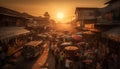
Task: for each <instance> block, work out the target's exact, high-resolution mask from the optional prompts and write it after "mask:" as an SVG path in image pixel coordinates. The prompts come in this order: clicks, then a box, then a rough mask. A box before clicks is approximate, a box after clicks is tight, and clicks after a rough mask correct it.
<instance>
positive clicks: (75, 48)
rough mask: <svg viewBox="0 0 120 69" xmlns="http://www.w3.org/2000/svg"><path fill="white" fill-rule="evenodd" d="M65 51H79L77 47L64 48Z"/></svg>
mask: <svg viewBox="0 0 120 69" xmlns="http://www.w3.org/2000/svg"><path fill="white" fill-rule="evenodd" d="M64 49H65V50H71V51H75V50H78V47H76V46H67V47H65V48H64Z"/></svg>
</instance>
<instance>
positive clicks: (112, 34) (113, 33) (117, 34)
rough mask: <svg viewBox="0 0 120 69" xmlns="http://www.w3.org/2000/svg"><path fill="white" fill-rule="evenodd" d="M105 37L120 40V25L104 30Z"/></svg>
mask: <svg viewBox="0 0 120 69" xmlns="http://www.w3.org/2000/svg"><path fill="white" fill-rule="evenodd" d="M104 35H105V37H108V38H110V39H113V40H116V41H119V42H120V27H117V28H113V29H111V30H109V31H106V32H104Z"/></svg>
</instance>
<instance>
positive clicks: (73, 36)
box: [72, 34, 82, 41]
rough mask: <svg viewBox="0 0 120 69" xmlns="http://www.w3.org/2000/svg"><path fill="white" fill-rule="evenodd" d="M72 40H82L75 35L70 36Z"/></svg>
mask: <svg viewBox="0 0 120 69" xmlns="http://www.w3.org/2000/svg"><path fill="white" fill-rule="evenodd" d="M72 38H73V39H74V40H77V41H79V40H81V39H82V35H77V34H74V35H72Z"/></svg>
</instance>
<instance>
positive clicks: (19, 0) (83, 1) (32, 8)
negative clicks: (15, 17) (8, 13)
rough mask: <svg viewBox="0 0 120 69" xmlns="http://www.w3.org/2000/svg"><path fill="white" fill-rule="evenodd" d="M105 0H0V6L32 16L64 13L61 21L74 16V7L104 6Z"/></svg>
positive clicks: (55, 17) (52, 16) (53, 16)
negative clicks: (45, 13) (46, 13)
mask: <svg viewBox="0 0 120 69" xmlns="http://www.w3.org/2000/svg"><path fill="white" fill-rule="evenodd" d="M106 1H107V0H0V6H2V7H6V8H10V9H13V10H16V11H19V12H27V13H29V14H31V15H34V16H42V15H43V14H44V12H46V11H47V12H48V13H49V14H50V16H51V19H55V20H58V19H57V14H58V13H63V14H64V19H63V21H68V20H71V19H72V18H73V17H74V12H75V8H76V7H98V8H101V7H104V6H105V5H104V3H105V2H106Z"/></svg>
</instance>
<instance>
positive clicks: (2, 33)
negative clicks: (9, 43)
mask: <svg viewBox="0 0 120 69" xmlns="http://www.w3.org/2000/svg"><path fill="white" fill-rule="evenodd" d="M29 32H30V31H28V30H27V29H25V28H24V27H1V28H0V39H6V38H11V37H14V36H18V35H21V34H26V33H29Z"/></svg>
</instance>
